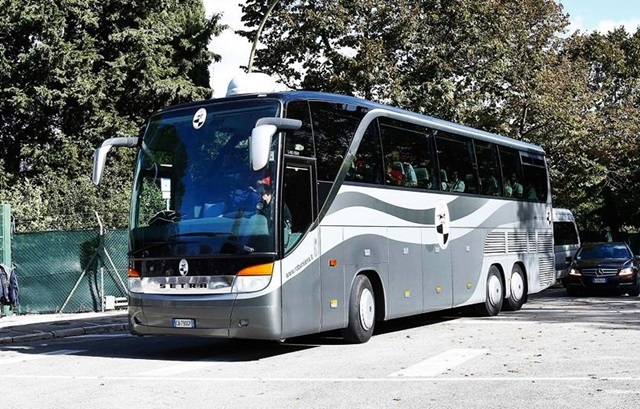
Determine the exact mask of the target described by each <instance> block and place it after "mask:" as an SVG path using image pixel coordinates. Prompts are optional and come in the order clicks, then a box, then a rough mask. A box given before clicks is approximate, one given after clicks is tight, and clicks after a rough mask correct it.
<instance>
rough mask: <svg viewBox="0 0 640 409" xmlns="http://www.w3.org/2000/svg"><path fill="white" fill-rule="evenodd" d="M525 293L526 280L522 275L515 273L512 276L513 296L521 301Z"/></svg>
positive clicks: (515, 299)
mask: <svg viewBox="0 0 640 409" xmlns="http://www.w3.org/2000/svg"><path fill="white" fill-rule="evenodd" d="M523 294H524V280H523V279H522V275H521V274H519V273H515V274H513V275H512V276H511V298H512V299H513V300H514V301H520V300H521V299H522V296H523Z"/></svg>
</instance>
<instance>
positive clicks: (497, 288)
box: [475, 266, 504, 317]
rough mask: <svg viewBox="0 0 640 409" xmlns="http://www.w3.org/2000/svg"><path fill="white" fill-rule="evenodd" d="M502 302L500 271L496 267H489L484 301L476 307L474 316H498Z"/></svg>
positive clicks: (502, 289)
mask: <svg viewBox="0 0 640 409" xmlns="http://www.w3.org/2000/svg"><path fill="white" fill-rule="evenodd" d="M503 300H504V284H503V281H502V276H501V274H500V270H499V269H498V267H496V266H491V267H490V268H489V273H488V274H487V289H486V295H485V299H484V302H483V303H480V304H477V305H476V308H475V311H476V314H478V315H480V316H483V317H487V316H494V315H498V313H499V312H500V309H502V301H503Z"/></svg>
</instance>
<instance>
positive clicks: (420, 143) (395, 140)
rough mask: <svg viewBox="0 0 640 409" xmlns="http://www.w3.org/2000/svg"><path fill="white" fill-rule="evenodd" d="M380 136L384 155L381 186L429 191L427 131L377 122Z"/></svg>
mask: <svg viewBox="0 0 640 409" xmlns="http://www.w3.org/2000/svg"><path fill="white" fill-rule="evenodd" d="M379 123H380V136H381V139H382V149H383V154H384V169H385V183H386V184H388V185H393V186H408V187H416V188H423V189H427V188H430V187H431V183H430V176H431V175H430V174H429V168H430V167H431V172H432V173H433V156H432V152H431V149H430V146H429V141H428V136H427V134H428V129H427V128H425V127H421V126H416V125H412V124H407V123H403V122H400V121H396V120H392V119H388V118H381V119H380V120H379Z"/></svg>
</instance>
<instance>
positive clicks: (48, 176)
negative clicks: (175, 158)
mask: <svg viewBox="0 0 640 409" xmlns="http://www.w3.org/2000/svg"><path fill="white" fill-rule="evenodd" d="M219 19H220V15H217V14H214V15H213V16H212V17H210V18H205V15H204V8H203V5H202V2H201V1H199V0H172V1H166V2H154V1H146V0H143V1H137V0H106V1H97V0H58V1H52V2H42V1H36V0H22V1H17V0H9V1H4V2H2V3H0V49H1V50H2V52H1V53H0V143H2V146H3V148H4V149H3V153H2V156H1V158H0V166H2V169H1V171H0V174H1V176H0V199H2V200H3V201H8V202H10V203H11V204H12V205H13V208H14V209H15V213H17V214H16V216H17V217H18V218H19V219H22V220H31V221H33V223H34V225H33V227H34V228H35V227H37V228H61V227H67V228H68V227H83V226H86V225H87V224H89V225H91V226H94V225H95V222H94V220H87V216H88V215H92V214H93V212H94V211H98V212H99V213H100V214H101V215H102V216H103V217H104V219H105V220H106V221H107V222H108V224H109V225H111V226H118V227H122V226H125V225H126V223H127V217H126V214H127V211H126V210H127V209H128V192H129V191H130V182H129V181H130V179H131V170H130V169H131V165H132V158H133V156H132V152H125V151H119V152H117V153H116V156H117V157H118V159H117V160H114V161H113V166H110V167H109V169H108V175H107V176H108V177H106V178H105V180H106V181H107V183H105V185H104V186H101V187H100V188H99V189H96V188H95V187H94V186H92V184H91V183H90V180H89V178H90V174H91V166H92V165H91V159H92V153H93V149H95V147H96V146H97V145H98V144H100V143H101V142H102V140H104V139H105V138H106V137H109V136H116V135H132V134H133V135H136V134H138V132H139V129H140V128H141V126H142V125H143V124H144V121H145V119H146V118H147V117H148V116H149V115H150V114H151V113H152V112H154V111H156V110H157V109H159V108H162V107H165V106H167V105H171V104H176V103H180V102H185V101H191V100H195V99H203V98H206V97H208V96H209V95H210V93H211V90H210V89H209V73H208V67H209V64H210V63H211V61H212V59H213V60H214V61H217V60H219V59H220V56H218V55H216V54H213V53H211V52H209V51H207V46H208V43H209V40H210V38H211V37H212V36H214V35H219V34H220V32H221V31H222V30H223V29H224V28H225V27H223V26H221V25H220V24H219V23H218V21H219ZM25 191H32V192H38V193H39V194H41V202H42V203H43V205H42V206H40V207H25V206H22V205H21V203H20V202H21V200H22V198H23V196H22V194H23V193H25ZM18 226H20V224H19V225H18Z"/></svg>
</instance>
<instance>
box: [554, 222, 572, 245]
mask: <svg viewBox="0 0 640 409" xmlns="http://www.w3.org/2000/svg"><path fill="white" fill-rule="evenodd" d="M553 242H554V244H555V245H556V246H565V245H569V244H578V233H577V232H576V228H575V225H574V224H573V223H572V222H553Z"/></svg>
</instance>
